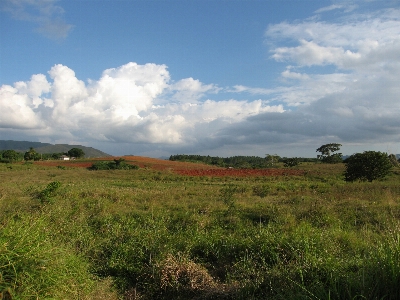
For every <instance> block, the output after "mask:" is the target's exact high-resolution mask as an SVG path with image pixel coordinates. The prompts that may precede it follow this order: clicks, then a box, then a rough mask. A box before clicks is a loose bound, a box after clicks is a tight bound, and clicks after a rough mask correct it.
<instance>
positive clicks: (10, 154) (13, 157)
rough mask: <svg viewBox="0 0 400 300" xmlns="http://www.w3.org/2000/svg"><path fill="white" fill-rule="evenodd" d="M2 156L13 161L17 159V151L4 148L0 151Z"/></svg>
mask: <svg viewBox="0 0 400 300" xmlns="http://www.w3.org/2000/svg"><path fill="white" fill-rule="evenodd" d="M2 157H3V158H5V159H8V160H9V161H10V162H13V161H16V160H18V159H19V153H18V152H17V151H15V150H5V151H3V153H2Z"/></svg>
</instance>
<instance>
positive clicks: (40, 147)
mask: <svg viewBox="0 0 400 300" xmlns="http://www.w3.org/2000/svg"><path fill="white" fill-rule="evenodd" d="M30 147H32V148H34V149H35V150H36V151H37V152H38V153H41V154H45V153H65V152H68V150H70V149H72V148H80V149H82V150H83V152H85V157H87V158H89V157H105V156H111V155H110V154H107V153H104V152H102V151H100V150H98V149H95V148H92V147H86V146H82V145H68V144H55V145H53V144H49V143H40V142H29V141H11V140H7V141H6V140H0V150H9V149H12V150H15V151H19V152H25V151H28V150H29V148H30Z"/></svg>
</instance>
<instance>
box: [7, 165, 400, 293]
mask: <svg viewBox="0 0 400 300" xmlns="http://www.w3.org/2000/svg"><path fill="white" fill-rule="evenodd" d="M298 168H304V169H305V170H306V171H307V173H306V174H305V175H304V176H299V177H254V178H242V177H241V178H234V177H232V178H211V177H199V178H195V177H185V176H179V175H175V174H174V173H172V172H170V171H165V172H160V171H153V170H151V169H139V170H108V171H89V170H85V169H74V168H65V169H60V168H56V167H52V168H50V167H38V166H35V165H29V166H24V165H15V167H14V166H13V169H6V168H5V167H3V166H2V165H0V176H1V179H2V181H3V183H4V185H3V186H2V188H0V199H1V201H0V224H1V231H0V247H1V248H0V264H1V266H0V268H1V269H0V271H1V281H0V284H1V285H0V289H1V290H0V291H7V292H10V293H11V294H12V297H13V299H30V298H31V299H36V298H39V299H41V298H46V297H47V298H51V297H52V298H55V299H101V297H103V298H104V299H107V297H108V299H113V298H114V299H116V298H117V297H119V298H120V299H399V298H400V288H399V286H400V284H399V283H400V223H399V221H400V188H399V185H398V182H399V175H398V174H395V173H394V174H393V175H392V176H391V177H389V178H388V179H387V180H385V181H380V182H379V181H378V182H373V183H345V182H344V181H343V179H342V175H341V174H342V172H343V167H342V166H340V165H338V166H331V165H329V166H327V165H322V164H309V165H308V164H305V165H300V166H299V167H298ZM54 182H58V183H59V184H58V183H57V184H55V183H54ZM113 287H114V288H115V289H116V292H114V290H113ZM116 293H118V296H117V294H116Z"/></svg>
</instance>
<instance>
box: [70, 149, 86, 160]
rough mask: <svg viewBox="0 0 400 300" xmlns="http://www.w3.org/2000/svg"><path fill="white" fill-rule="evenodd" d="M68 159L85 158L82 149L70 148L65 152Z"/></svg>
mask: <svg viewBox="0 0 400 300" xmlns="http://www.w3.org/2000/svg"><path fill="white" fill-rule="evenodd" d="M67 154H68V156H69V157H76V158H81V157H84V156H85V152H83V150H82V149H80V148H72V149H71V150H69V151H68V152H67Z"/></svg>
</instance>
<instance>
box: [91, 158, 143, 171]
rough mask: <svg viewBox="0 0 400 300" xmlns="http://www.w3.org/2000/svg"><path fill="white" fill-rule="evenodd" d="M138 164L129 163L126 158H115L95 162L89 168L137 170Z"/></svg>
mask: <svg viewBox="0 0 400 300" xmlns="http://www.w3.org/2000/svg"><path fill="white" fill-rule="evenodd" d="M137 169H139V167H138V166H136V165H131V164H128V163H126V162H125V161H124V159H119V160H117V159H115V160H114V161H99V162H96V163H94V164H93V165H92V166H91V167H89V170H137Z"/></svg>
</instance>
